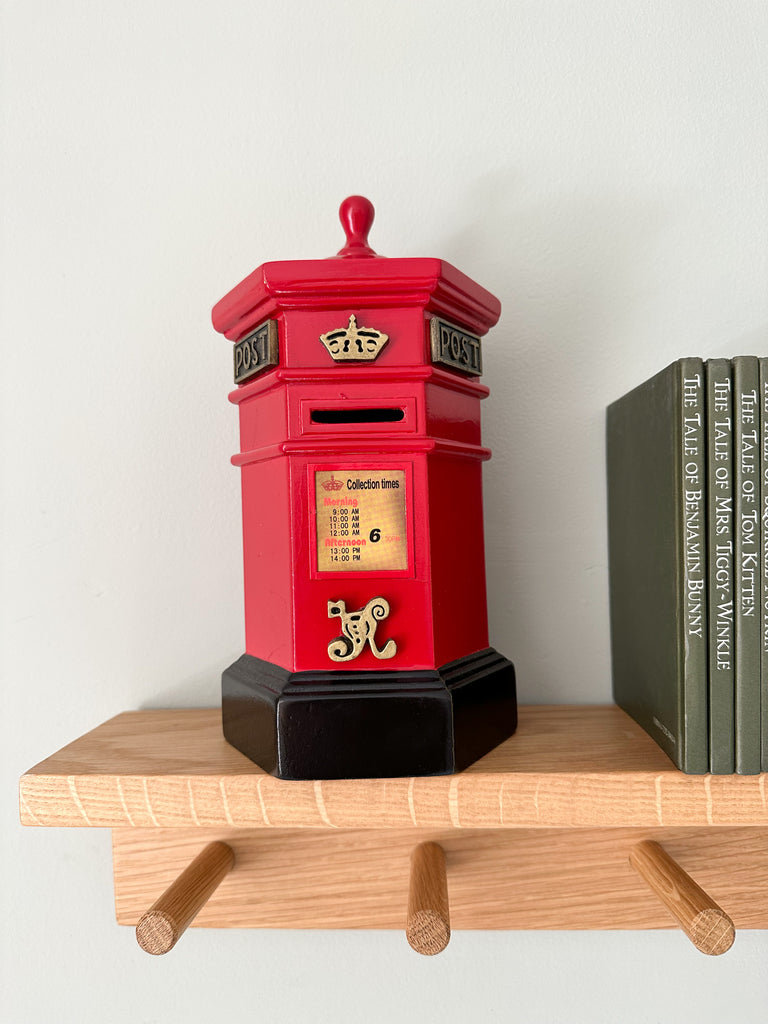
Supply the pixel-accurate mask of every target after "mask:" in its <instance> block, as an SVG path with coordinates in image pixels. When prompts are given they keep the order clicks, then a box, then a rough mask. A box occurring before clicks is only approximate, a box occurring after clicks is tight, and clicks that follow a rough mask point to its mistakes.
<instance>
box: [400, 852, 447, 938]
mask: <svg viewBox="0 0 768 1024" xmlns="http://www.w3.org/2000/svg"><path fill="white" fill-rule="evenodd" d="M405 937H406V938H407V939H408V943H409V945H410V946H411V948H412V949H415V950H416V952H417V953H422V954H423V955H424V956H434V955H435V953H441V952H442V951H443V950H444V949H445V947H446V946H447V945H448V943H449V941H450V938H451V915H450V909H449V904H448V880H447V878H446V869H445V853H444V852H443V848H442V846H440V845H439V843H433V842H426V843H417V845H416V846H414V848H413V849H412V850H411V883H410V887H409V889H408V915H407V918H406V922H405Z"/></svg>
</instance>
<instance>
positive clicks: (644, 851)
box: [629, 839, 736, 956]
mask: <svg viewBox="0 0 768 1024" xmlns="http://www.w3.org/2000/svg"><path fill="white" fill-rule="evenodd" d="M629 863H630V864H631V865H632V867H633V868H634V869H635V871H637V872H638V874H640V875H641V876H642V877H643V878H644V879H645V881H646V882H647V883H648V885H649V886H650V887H651V889H652V890H653V891H654V892H655V893H656V895H657V896H658V897H659V899H660V900H661V901H662V903H663V904H664V905H665V906H666V907H667V909H668V910H669V911H670V912H671V913H672V914H673V915H674V916H675V917H676V918H677V920H678V921H679V922H680V927H681V928H682V929H683V931H684V932H685V934H686V935H687V936H688V938H689V939H690V940H691V942H692V943H693V944H694V946H695V947H696V948H697V949H700V950H701V952H702V953H707V954H709V955H710V956H719V954H721V953H725V952H727V951H728V950H729V949H730V948H731V946H732V945H733V940H734V939H735V937H736V930H735V928H734V926H733V921H732V920H731V919H730V917H728V915H727V914H726V913H725V911H724V910H723V909H722V908H721V907H719V906H718V905H717V903H715V901H714V900H713V899H712V898H711V897H710V896H708V895H707V894H706V893H705V892H704V890H703V889H702V888H701V886H699V885H697V884H696V882H694V880H693V879H692V878H691V876H690V875H689V874H687V873H686V872H685V871H683V869H682V868H681V867H680V865H679V864H678V863H677V861H676V860H673V859H672V857H670V855H669V854H668V853H667V852H666V850H665V849H664V848H663V847H661V846H659V844H658V843H655V842H653V840H651V839H645V840H643V842H641V843H638V844H637V845H636V846H634V847H633V848H632V850H631V851H630V854H629Z"/></svg>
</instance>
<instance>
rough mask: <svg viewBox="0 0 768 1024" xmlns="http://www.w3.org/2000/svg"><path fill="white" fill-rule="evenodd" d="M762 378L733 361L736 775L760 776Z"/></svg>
mask: <svg viewBox="0 0 768 1024" xmlns="http://www.w3.org/2000/svg"><path fill="white" fill-rule="evenodd" d="M759 390H760V379H759V368H758V360H757V356H736V357H735V358H734V360H733V412H734V416H733V455H734V459H733V486H734V530H735V534H736V538H735V560H734V585H735V591H736V771H737V772H739V774H741V775H757V774H758V772H759V771H760V717H761V712H760V500H759V498H760V454H759V453H760V446H759V436H760V401H759Z"/></svg>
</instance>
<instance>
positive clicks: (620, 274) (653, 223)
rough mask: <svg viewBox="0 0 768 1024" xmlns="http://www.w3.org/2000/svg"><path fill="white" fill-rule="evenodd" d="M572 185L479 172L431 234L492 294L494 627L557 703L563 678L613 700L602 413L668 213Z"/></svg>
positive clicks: (528, 691) (489, 475)
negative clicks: (462, 220)
mask: <svg viewBox="0 0 768 1024" xmlns="http://www.w3.org/2000/svg"><path fill="white" fill-rule="evenodd" d="M567 184H568V182H567V179H563V191H561V192H559V193H554V192H552V193H551V194H550V195H549V196H546V195H543V194H542V192H541V190H540V188H538V187H537V186H538V183H535V182H531V181H527V180H525V179H524V178H523V177H522V176H521V175H520V174H516V173H513V172H498V173H495V174H489V175H486V176H485V177H483V178H481V179H479V180H478V182H477V184H476V187H475V189H474V191H473V193H472V194H471V195H470V197H469V199H468V200H467V202H466V203H465V204H463V206H464V208H465V209H467V210H471V211H473V212H474V216H473V217H472V219H471V220H468V221H467V225H466V226H465V227H464V228H463V229H462V230H460V231H458V232H456V233H453V234H452V235H450V236H449V237H447V238H446V239H445V240H444V241H443V242H442V243H440V244H441V246H442V249H441V255H442V256H444V257H445V258H446V259H448V260H449V261H450V262H454V263H455V264H456V265H457V266H458V267H459V268H460V269H462V270H464V271H465V272H466V273H468V274H469V275H470V276H471V277H474V278H476V279H477V280H479V281H480V283H481V284H483V285H484V286H486V287H487V288H489V290H491V291H492V292H494V293H495V294H496V295H498V297H499V298H500V299H501V303H502V317H501V321H500V323H499V325H498V326H497V327H496V328H494V330H493V331H491V333H490V334H489V335H488V338H487V340H486V343H485V356H484V361H485V383H487V384H489V386H490V387H491V397H490V399H489V400H488V402H487V403H485V404H484V407H483V440H484V443H485V444H487V445H488V446H489V447H490V448H491V449H492V450H493V453H494V455H493V460H492V462H491V463H490V465H489V466H488V468H487V470H486V472H485V475H484V503H485V523H486V559H487V579H488V596H489V628H490V632H491V642H492V643H493V642H494V638H495V642H496V643H497V645H498V647H499V649H500V650H505V651H506V652H507V653H508V655H509V657H511V658H512V659H513V660H514V661H515V662H516V664H517V665H518V671H519V674H520V685H521V694H522V699H523V700H524V701H525V700H533V701H537V702H541V701H547V700H562V699H563V696H564V695H563V693H562V682H561V681H562V679H564V678H568V679H569V680H570V684H569V685H570V686H571V687H572V692H571V693H570V694H569V699H573V700H579V699H582V700H601V699H605V700H610V699H611V698H610V692H609V662H608V601H607V547H606V539H605V536H606V530H605V479H604V473H605V470H604V411H605V406H606V405H607V404H608V402H610V401H611V400H612V399H613V398H615V397H617V385H616V381H617V380H619V381H620V380H623V379H624V377H625V376H626V375H627V366H626V364H627V363H628V362H629V359H628V354H629V353H633V354H635V352H636V351H637V349H638V347H642V342H641V341H640V339H639V337H638V334H637V332H638V331H639V330H641V329H644V330H647V319H644V316H643V315H642V314H643V313H644V308H645V304H646V303H647V299H648V295H649V293H650V294H653V291H654V289H655V288H656V281H657V275H656V271H655V270H654V269H653V268H654V262H655V254H656V252H657V250H658V248H659V247H660V246H663V238H664V235H665V233H666V232H667V230H668V228H669V226H670V225H671V224H672V223H673V222H674V221H675V218H676V213H675V209H674V204H673V202H672V197H670V198H669V199H668V200H665V199H664V198H663V197H662V198H660V196H659V193H658V191H651V190H650V189H649V190H648V191H646V192H644V193H639V192H635V193H630V192H629V191H627V190H624V191H621V190H619V189H617V190H616V191H615V193H614V194H613V195H611V193H610V191H609V190H607V189H606V188H605V187H604V186H603V185H602V184H601V185H600V187H599V188H597V187H596V188H595V191H594V192H588V193H587V192H584V191H581V192H577V191H574V190H570V191H565V189H567ZM629 376H630V377H632V371H631V367H630V368H629ZM638 379H640V378H638ZM619 386H621V385H619ZM554 636H556V637H557V639H556V641H555V640H554V639H553V637H554ZM575 665H578V668H577V669H574V666H575ZM574 671H575V672H576V675H574ZM596 680H600V683H599V684H597V683H596ZM596 685H599V686H602V688H603V689H602V690H596V689H595V687H596Z"/></svg>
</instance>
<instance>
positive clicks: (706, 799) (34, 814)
mask: <svg viewBox="0 0 768 1024" xmlns="http://www.w3.org/2000/svg"><path fill="white" fill-rule="evenodd" d="M20 803H21V820H22V822H23V823H24V824H26V825H45V826H62V825H63V826H87V827H107V828H121V827H126V826H127V827H129V828H158V827H162V828H183V827H195V826H206V827H212V826H222V827H225V828H226V827H229V828H249V829H254V828H354V829H359V828H376V829H380V828H409V827H413V828H456V829H474V828H491V829H496V828H502V829H507V828H546V827H549V828H589V827H608V826H615V827H626V828H633V827H639V826H687V827H691V826H693V827H696V826H720V825H723V826H768V793H767V792H766V788H765V776H763V775H755V776H746V775H744V776H711V775H703V776H701V775H684V774H682V773H681V772H679V771H678V770H677V769H676V768H675V767H674V766H673V765H672V763H671V762H670V761H669V759H668V758H667V756H666V755H665V754H664V753H663V751H661V750H660V749H659V748H658V747H657V746H656V744H655V743H653V741H652V740H651V739H650V737H649V736H647V735H646V733H645V732H643V730H642V729H641V728H640V727H639V726H638V725H637V724H636V723H635V722H634V721H633V720H632V719H631V718H629V717H628V716H627V715H626V714H625V713H624V712H623V711H621V710H620V709H619V708H617V707H615V706H613V705H610V706H588V705H584V706H575V707H574V706H561V707H557V706H556V707H539V706H534V707H524V708H521V709H520V724H519V727H518V731H517V734H516V735H515V736H514V737H512V738H511V739H509V740H507V741H506V742H505V743H503V744H501V746H499V747H497V748H496V749H495V750H493V751H491V753H489V754H487V755H486V756H485V757H484V758H482V759H481V760H480V761H478V762H476V763H475V764H474V765H472V767H471V768H469V769H468V770H467V771H464V772H462V773H461V774H459V775H448V776H446V775H443V776H433V777H428V778H416V779H413V778H404V779H351V780H341V781H335V780H334V781H324V782H284V781H280V780H278V779H275V778H273V777H272V776H271V775H268V774H266V773H265V772H263V771H262V770H261V769H260V768H258V767H257V766H256V765H254V764H252V763H251V762H250V761H249V760H248V759H247V758H246V757H245V756H244V755H242V754H240V753H239V752H238V751H237V750H235V749H234V748H233V747H230V746H229V745H228V744H227V743H226V742H225V741H224V739H223V737H222V735H221V723H220V712H219V710H218V709H207V708H206V709H200V708H186V709H176V710H150V711H129V712H125V713H124V714H121V715H117V716H116V717H115V718H112V719H110V720H109V721H107V722H105V723H104V724H103V725H100V726H99V727H98V728H96V729H94V730H93V731H92V732H89V733H86V735H85V736H82V737H81V738H80V739H78V740H75V742H74V743H70V744H69V745H68V746H66V747H64V748H63V749H62V750H60V751H59V752H58V753H56V754H53V755H52V756H51V757H49V758H47V759H46V760H45V761H42V762H41V763H40V764H38V765H36V766H35V767H34V768H32V769H31V770H30V771H29V772H27V773H26V774H25V775H24V776H23V777H22V779H21V784H20Z"/></svg>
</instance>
